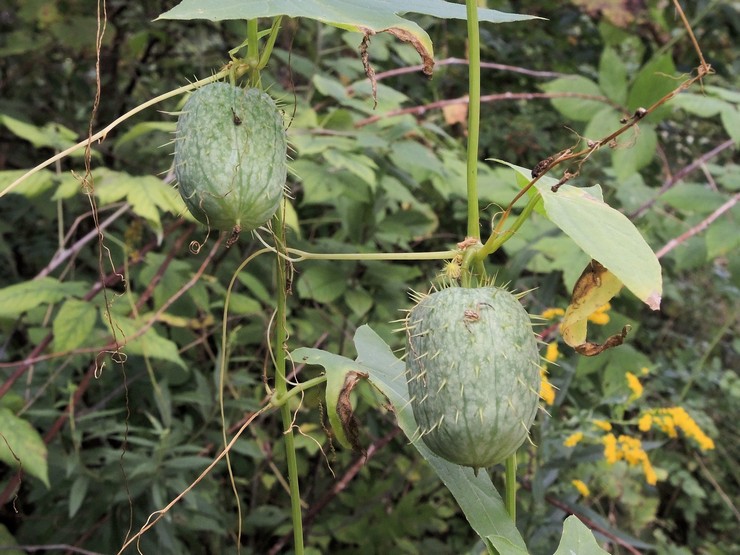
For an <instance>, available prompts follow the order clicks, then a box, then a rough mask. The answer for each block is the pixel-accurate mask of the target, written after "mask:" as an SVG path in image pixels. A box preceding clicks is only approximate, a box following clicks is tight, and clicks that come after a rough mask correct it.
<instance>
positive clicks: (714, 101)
mask: <svg viewBox="0 0 740 555" xmlns="http://www.w3.org/2000/svg"><path fill="white" fill-rule="evenodd" d="M672 102H673V105H674V106H677V107H678V108H681V109H683V110H686V111H687V112H689V113H690V114H694V115H696V116H699V117H702V118H711V117H712V116H716V115H717V114H719V113H720V112H722V110H725V109H727V108H734V106H732V104H730V103H729V102H725V101H724V100H720V99H719V98H713V97H711V96H705V95H703V94H696V93H686V92H685V93H681V94H679V95H678V96H677V97H676V98H674V99H673V100H672Z"/></svg>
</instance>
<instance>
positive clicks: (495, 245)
mask: <svg viewBox="0 0 740 555" xmlns="http://www.w3.org/2000/svg"><path fill="white" fill-rule="evenodd" d="M541 199H542V195H540V194H539V193H537V194H535V195H532V196H531V197H530V199H529V202H527V204H526V206H525V207H524V209H523V210H522V211H521V212H520V213H519V215H518V216H517V218H516V220H514V223H513V224H511V227H510V228H509V229H507V230H505V231H499V227H500V224H499V225H497V226H496V228H495V229H494V231H493V233H491V236H490V237H489V238H488V240H486V242H485V244H484V245H483V247H482V248H481V249H479V250H478V251H476V253H475V256H476V257H477V258H480V259H483V258H485V257H486V256H489V255H490V254H493V253H494V252H496V251H497V250H498V249H499V248H500V247H501V245H503V244H504V243H506V241H508V240H509V239H511V238H512V237H513V236H514V233H516V232H517V230H518V229H519V228H520V227H522V225H524V222H526V221H527V219H528V218H529V216H530V215H531V214H532V212H533V211H534V208H535V206H537V203H538V202H539V201H540V200H541ZM504 216H506V214H504Z"/></svg>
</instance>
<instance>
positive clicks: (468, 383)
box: [406, 287, 540, 469]
mask: <svg viewBox="0 0 740 555" xmlns="http://www.w3.org/2000/svg"><path fill="white" fill-rule="evenodd" d="M406 324H407V326H406V328H407V331H406V333H407V342H406V371H407V376H406V377H407V380H408V386H409V394H410V397H411V406H412V408H413V411H414V416H415V418H416V421H417V423H418V425H419V434H420V435H421V438H422V440H423V441H424V443H426V445H427V446H428V447H429V448H430V449H431V450H432V451H434V452H435V453H436V454H437V455H439V456H440V457H442V458H444V459H446V460H448V461H450V462H453V463H456V464H460V465H463V466H472V467H473V468H475V469H478V468H485V467H488V466H492V465H494V464H496V463H499V462H501V461H503V460H504V459H506V458H507V457H508V456H510V455H511V454H513V453H514V452H515V451H516V450H517V448H519V446H520V445H521V444H522V443H523V442H524V440H525V439H526V438H527V436H528V434H529V428H530V427H531V425H532V422H533V421H534V417H535V414H536V413H537V407H538V404H539V389H540V371H539V353H538V349H537V341H536V339H535V336H534V332H533V331H532V324H531V322H530V319H529V315H528V314H527V312H526V311H525V310H524V308H523V307H522V305H521V303H520V302H519V301H518V300H517V298H516V297H515V296H514V295H512V294H511V293H509V292H508V291H505V290H504V289H499V288H496V287H482V288H478V289H466V288H461V287H450V288H448V289H443V290H441V291H438V292H435V293H432V294H430V295H428V296H426V297H424V298H423V299H422V300H421V301H420V302H419V304H417V305H416V306H415V307H414V308H413V309H412V310H411V311H410V313H409V315H408V317H407V319H406Z"/></svg>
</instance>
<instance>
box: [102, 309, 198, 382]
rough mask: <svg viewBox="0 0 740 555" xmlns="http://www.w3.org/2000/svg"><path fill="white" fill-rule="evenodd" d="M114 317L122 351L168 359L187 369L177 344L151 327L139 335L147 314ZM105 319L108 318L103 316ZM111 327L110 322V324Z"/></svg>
mask: <svg viewBox="0 0 740 555" xmlns="http://www.w3.org/2000/svg"><path fill="white" fill-rule="evenodd" d="M113 318H114V325H115V330H116V337H117V338H118V341H119V343H121V344H122V345H123V348H122V351H123V352H125V353H127V354H130V355H142V356H146V357H151V358H158V359H161V360H167V361H169V362H173V363H174V364H176V365H178V366H180V367H181V368H183V369H186V368H187V366H186V365H185V362H184V361H183V360H182V358H180V353H179V352H178V348H177V344H176V343H174V342H173V341H170V340H169V339H165V338H164V337H162V336H161V335H159V334H158V333H157V332H156V330H155V329H154V328H149V329H148V330H146V331H145V332H144V333H142V334H141V335H138V336H137V333H138V330H140V329H141V327H142V326H143V325H144V324H145V322H146V318H147V315H142V316H141V317H140V318H138V319H133V318H118V317H116V316H114V317H113ZM103 321H105V322H107V321H108V320H107V319H106V318H105V317H103ZM109 328H110V324H109Z"/></svg>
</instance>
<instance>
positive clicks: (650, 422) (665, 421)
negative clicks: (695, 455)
mask: <svg viewBox="0 0 740 555" xmlns="http://www.w3.org/2000/svg"><path fill="white" fill-rule="evenodd" d="M637 426H638V428H639V429H640V430H641V431H643V432H647V431H648V430H650V428H652V427H653V426H655V427H657V428H658V429H660V430H661V431H662V432H664V433H665V434H667V435H668V437H672V438H675V437H678V431H677V430H683V433H684V435H685V436H686V437H689V438H691V439H693V440H694V441H696V442H697V443H698V444H699V448H700V449H701V450H702V451H706V450H708V449H714V441H713V440H712V438H711V437H709V436H708V435H707V434H705V433H704V432H703V431H702V430H701V428H699V425H698V424H697V423H696V422H695V421H694V419H693V418H691V416H689V413H688V412H686V409H684V408H683V407H669V408H665V409H652V410H650V411H648V412H646V413H644V414H643V415H642V416H641V417H640V420H639V421H638V423H637Z"/></svg>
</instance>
